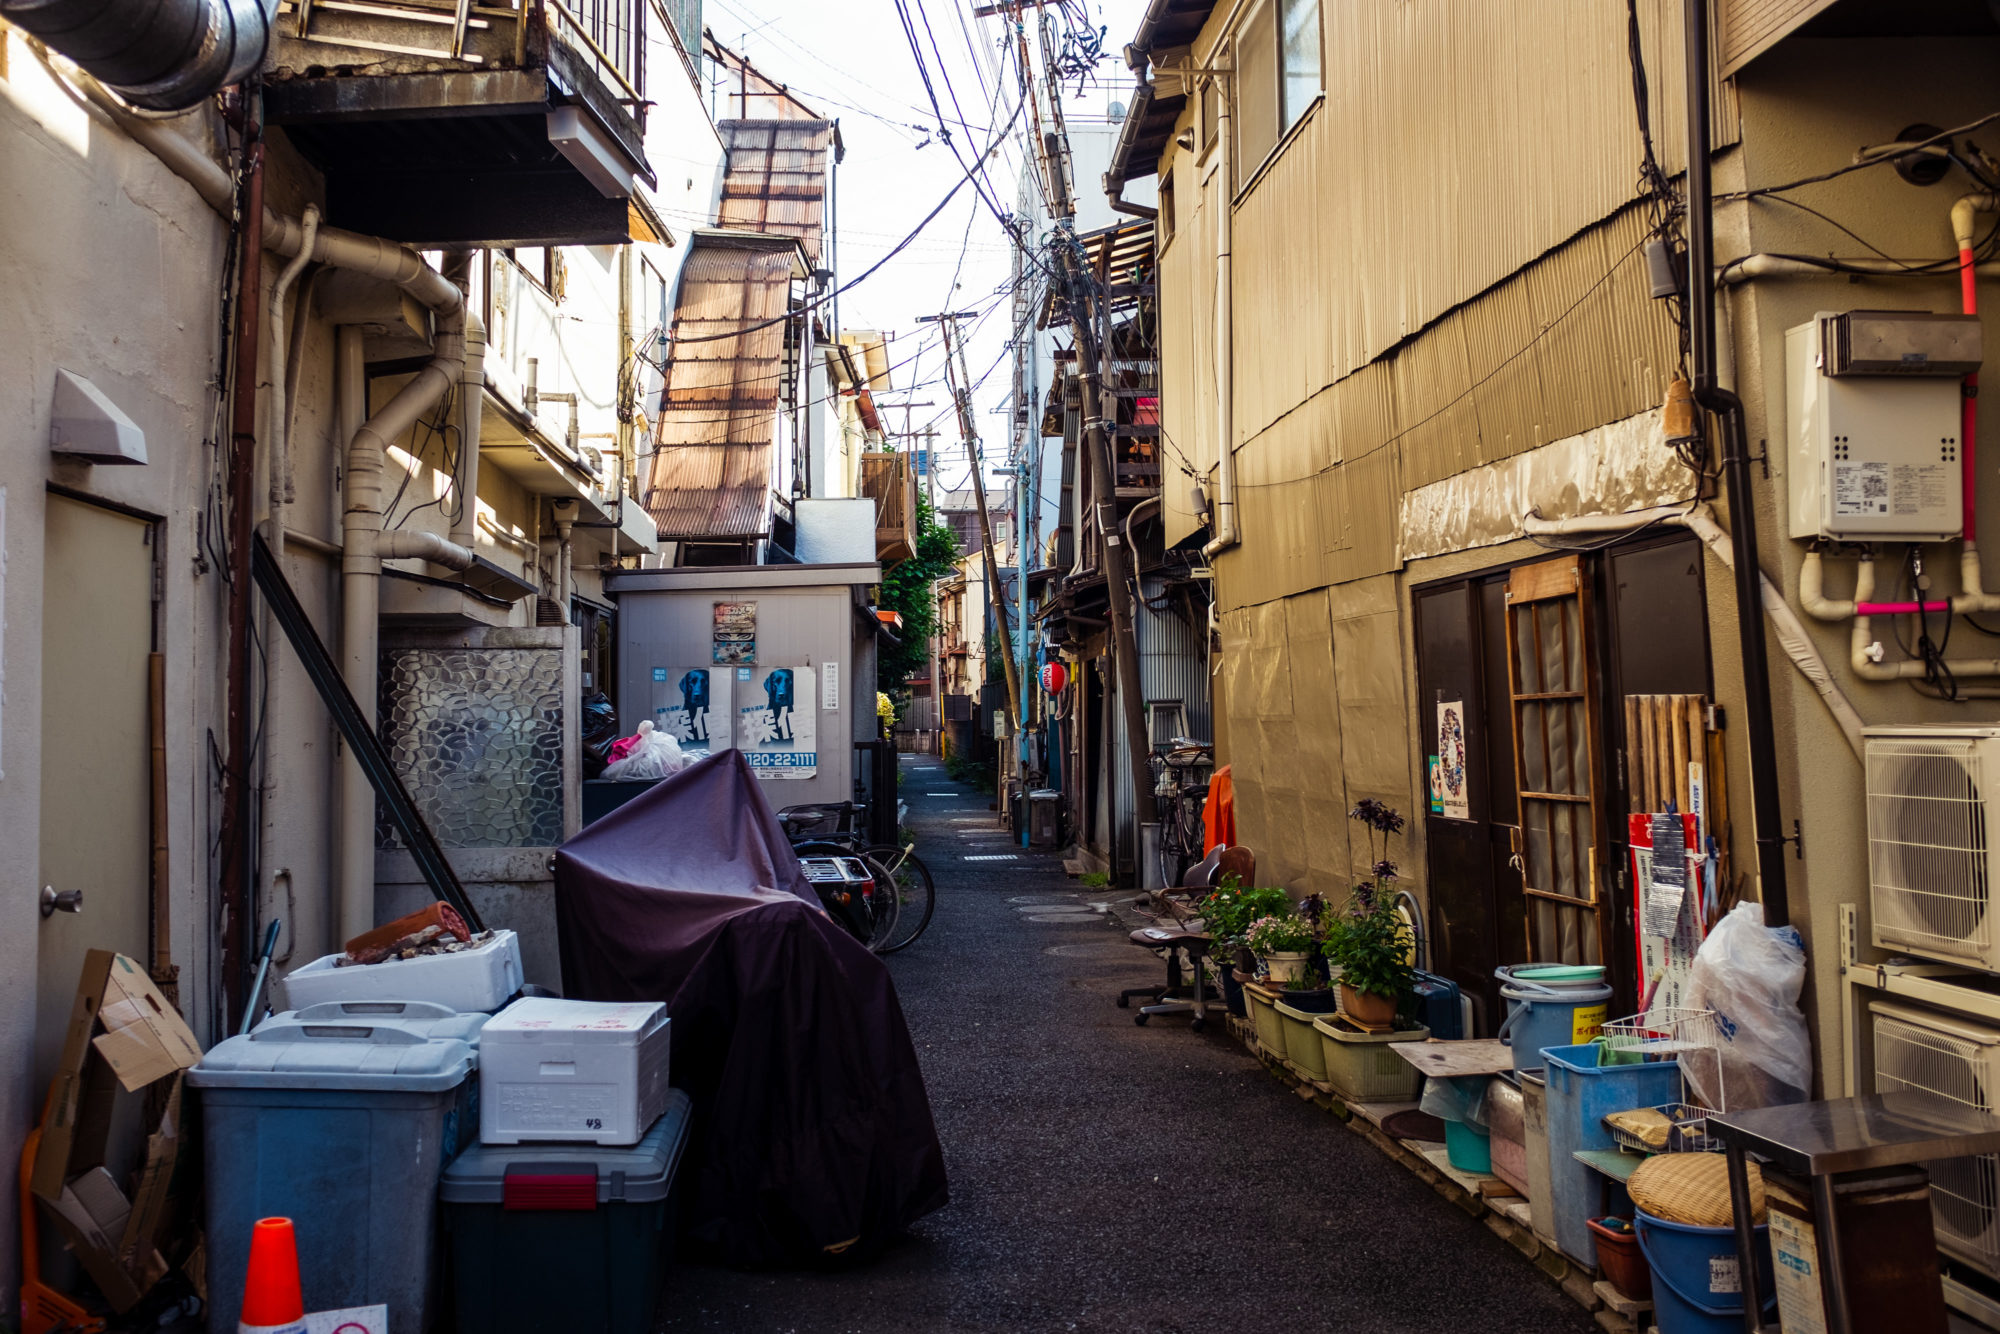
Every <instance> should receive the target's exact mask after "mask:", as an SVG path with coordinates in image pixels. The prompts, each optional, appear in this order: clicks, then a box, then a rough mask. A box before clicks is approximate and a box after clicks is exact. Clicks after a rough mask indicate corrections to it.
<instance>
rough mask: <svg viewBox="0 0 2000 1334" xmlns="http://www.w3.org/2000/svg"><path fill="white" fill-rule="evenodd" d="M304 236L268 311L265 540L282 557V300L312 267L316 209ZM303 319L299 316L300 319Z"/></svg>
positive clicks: (285, 456) (286, 418)
mask: <svg viewBox="0 0 2000 1334" xmlns="http://www.w3.org/2000/svg"><path fill="white" fill-rule="evenodd" d="M304 224H305V234H304V236H303V237H302V238H301V240H302V242H303V244H302V245H301V246H300V248H299V252H298V253H297V254H296V255H293V256H292V259H291V262H290V263H289V264H287V265H285V268H284V272H282V273H280V274H279V275H278V280H277V281H276V282H275V283H273V284H271V310H270V315H269V316H268V318H267V321H266V326H265V327H266V328H268V329H269V330H270V333H271V397H270V405H269V406H270V426H269V427H268V428H267V431H266V438H267V439H268V440H269V441H270V445H271V447H270V449H269V450H267V451H265V457H266V458H268V459H269V460H270V463H269V467H268V471H269V472H270V488H269V496H270V506H271V531H270V534H269V537H268V539H267V540H268V541H269V542H270V546H271V550H272V551H273V552H275V553H282V552H283V550H284V545H285V502H286V501H287V500H289V499H290V498H291V490H292V455H291V424H292V423H291V410H292V409H291V400H290V397H289V395H288V394H287V393H286V383H287V382H286V373H285V372H286V358H287V349H288V345H289V342H290V339H289V337H288V330H287V329H286V327H285V325H286V322H285V299H286V296H287V295H288V294H289V293H290V292H291V289H292V284H293V283H294V282H296V281H297V280H298V276H299V274H300V272H301V271H302V270H304V268H305V266H306V265H308V264H310V263H312V248H313V243H314V241H315V240H316V239H317V238H318V236H319V206H318V205H317V204H307V205H306V208H305V217H304ZM303 318H304V316H301V319H303Z"/></svg>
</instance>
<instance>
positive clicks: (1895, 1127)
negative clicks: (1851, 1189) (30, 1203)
mask: <svg viewBox="0 0 2000 1334" xmlns="http://www.w3.org/2000/svg"><path fill="white" fill-rule="evenodd" d="M1708 1133H1709V1134H1711V1135H1713V1136H1715V1138H1717V1139H1719V1140H1721V1141H1722V1145H1723V1150H1724V1152H1725V1153H1726V1154H1727V1156H1728V1159H1729V1194H1730V1203H1731V1205H1732V1206H1733V1212H1734V1214H1735V1216H1736V1263H1737V1268H1738V1271H1739V1272H1740V1273H1741V1274H1742V1276H1743V1278H1742V1283H1743V1291H1744V1300H1743V1328H1744V1330H1745V1334H1758V1331H1759V1330H1760V1329H1761V1328H1762V1313H1761V1312H1760V1311H1759V1310H1758V1302H1757V1296H1756V1294H1757V1287H1756V1284H1757V1268H1756V1248H1755V1240H1756V1233H1755V1232H1754V1231H1753V1228H1752V1221H1751V1214H1750V1173H1749V1170H1748V1169H1747V1168H1746V1167H1745V1166H1744V1162H1745V1159H1744V1155H1745V1154H1747V1153H1754V1154H1756V1155H1757V1157H1758V1158H1760V1159H1762V1160H1764V1161H1765V1162H1768V1163H1770V1164H1771V1165H1772V1166H1774V1167H1776V1168H1777V1169H1778V1170H1780V1171H1782V1172H1788V1173H1790V1174H1791V1175H1793V1176H1799V1177H1806V1178H1808V1179H1809V1180H1810V1181H1811V1182H1812V1194H1813V1212H1814V1214H1816V1215H1817V1216H1818V1226H1817V1228H1816V1232H1817V1235H1818V1245H1819V1259H1820V1272H1821V1273H1823V1274H1825V1275H1826V1277H1827V1280H1828V1281H1827V1285H1826V1286H1827V1288H1828V1289H1829V1291H1827V1292H1826V1316H1827V1325H1828V1334H1858V1332H1857V1331H1856V1330H1855V1329H1854V1327H1853V1325H1852V1324H1851V1323H1850V1320H1849V1316H1848V1310H1847V1288H1846V1285H1845V1283H1844V1282H1843V1276H1842V1274H1841V1272H1840V1245H1839V1240H1840V1239H1839V1237H1838V1235H1837V1232H1836V1227H1837V1225H1836V1222H1835V1218H1836V1215H1835V1213H1834V1207H1833V1178H1834V1177H1836V1176H1839V1175H1841V1174H1842V1173H1846V1172H1862V1171H1868V1170H1870V1169H1873V1168H1880V1167H1903V1166H1907V1165H1909V1164H1912V1163H1927V1162H1933V1161H1935V1160H1937V1159H1939V1158H1960V1157H1964V1156H1966V1155H1968V1154H1976V1153H2000V1116H1995V1115H1993V1114H1992V1113H1991V1112H1982V1111H1978V1110H1976V1109H1974V1108H1971V1107H1966V1106H1963V1105H1961V1104H1959V1103H1955V1102H1951V1101H1948V1100H1946V1099H1944V1098H1939V1097H1936V1096H1933V1095H1932V1094H1928V1093H1874V1094H1870V1095H1868V1096H1867V1097H1865V1098H1837V1099H1835V1100H1833V1101H1831V1102H1805V1103H1796V1104H1794V1105H1792V1106H1789V1107H1760V1108H1756V1109H1754V1110H1752V1111H1747V1112H1722V1113H1717V1114H1715V1115H1712V1116H1710V1117H1709V1118H1708Z"/></svg>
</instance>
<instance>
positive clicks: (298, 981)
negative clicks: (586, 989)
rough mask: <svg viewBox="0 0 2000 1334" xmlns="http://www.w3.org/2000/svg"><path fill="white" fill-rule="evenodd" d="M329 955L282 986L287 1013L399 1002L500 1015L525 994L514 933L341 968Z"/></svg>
mask: <svg viewBox="0 0 2000 1334" xmlns="http://www.w3.org/2000/svg"><path fill="white" fill-rule="evenodd" d="M345 957H346V956H345V955H341V954H329V955H327V956H326V957H325V958H323V959H314V960H313V961H312V962H311V963H309V964H306V965H305V966H304V967H301V968H294V969H293V970H292V971H291V972H289V973H287V974H285V976H284V977H283V978H282V979H281V980H280V981H279V983H278V997H279V999H280V1000H281V1001H282V1002H283V1004H284V1006H285V1008H286V1009H291V1010H303V1009H305V1008H306V1007H307V1006H309V1005H323V1004H325V1003H327V1002H329V1001H366V1000H400V1001H428V1002H430V1003H432V1004H434V1005H447V1006H450V1007H451V1008H452V1009H453V1010H456V1011H458V1012H460V1013H462V1014H473V1013H476V1012H478V1011H482V1010H487V1011H490V1010H497V1009H499V1008H500V1007H501V1006H503V1005H505V1004H506V1003H507V998H508V997H509V996H512V995H513V994H514V993H515V992H517V991H519V990H520V989H521V976H522V975H521V941H520V938H519V937H518V936H516V935H515V934H514V933H513V932H512V931H495V932H494V933H493V939H491V940H489V941H487V942H486V943H485V944H483V945H476V946H474V947H473V948H471V949H467V950H460V951H459V952H458V953H456V954H426V955H422V956H420V957H418V958H415V959H389V960H387V961H385V962H383V963H371V964H365V965H357V966H354V967H349V968H342V967H340V966H339V963H340V960H341V959H343V958H345Z"/></svg>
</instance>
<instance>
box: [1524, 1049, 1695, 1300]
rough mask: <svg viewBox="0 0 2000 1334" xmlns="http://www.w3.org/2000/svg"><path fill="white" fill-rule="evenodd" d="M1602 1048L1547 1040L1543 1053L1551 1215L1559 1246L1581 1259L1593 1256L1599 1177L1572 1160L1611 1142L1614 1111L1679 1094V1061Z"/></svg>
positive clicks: (1601, 1205) (1614, 1144)
mask: <svg viewBox="0 0 2000 1334" xmlns="http://www.w3.org/2000/svg"><path fill="white" fill-rule="evenodd" d="M1602 1050H1603V1049H1602V1048H1600V1047H1599V1046H1597V1045H1596V1044H1595V1043H1585V1044H1584V1045H1583V1046H1580V1047H1549V1048H1546V1049H1544V1050H1543V1052H1542V1056H1543V1059H1544V1060H1545V1061H1546V1063H1547V1064H1546V1066H1545V1067H1544V1069H1543V1071H1542V1077H1543V1079H1544V1080H1546V1081H1547V1083H1548V1123H1549V1220H1550V1223H1551V1224H1552V1225H1553V1226H1554V1228H1555V1237H1556V1249H1558V1250H1560V1251H1561V1252H1562V1253H1563V1254H1564V1255H1567V1256H1569V1258H1570V1259H1572V1260H1576V1261H1578V1262H1580V1263H1582V1264H1586V1265H1595V1264H1596V1263H1597V1243H1596V1241H1595V1240H1594V1239H1593V1238H1592V1236H1591V1233H1590V1220H1591V1219H1592V1218H1595V1217H1597V1216H1599V1215H1600V1214H1602V1213H1603V1212H1604V1203H1603V1200H1602V1198H1601V1196H1602V1193H1603V1181H1604V1178H1603V1177H1602V1176H1600V1175H1599V1174H1598V1173H1596V1172H1595V1171H1593V1170H1591V1169H1590V1168H1588V1167H1586V1166H1584V1165H1583V1164H1582V1163H1580V1162H1578V1161H1577V1160H1576V1155H1577V1153H1578V1152H1579V1151H1580V1150H1586V1149H1611V1148H1616V1147H1617V1142H1616V1141H1615V1140H1613V1139H1612V1138H1611V1132H1610V1131H1608V1130H1606V1129H1605V1128H1604V1118H1605V1117H1606V1116H1607V1115H1609V1114H1610V1113H1612V1112H1624V1111H1630V1110H1631V1109H1632V1108H1634V1107H1660V1106H1664V1105H1665V1104H1667V1103H1670V1102H1678V1101H1679V1100H1680V1096H1681V1071H1680V1066H1679V1065H1677V1064H1675V1063H1674V1062H1673V1061H1649V1062H1645V1063H1642V1064H1638V1065H1603V1066H1601V1065H1599V1064H1598V1063H1597V1058H1598V1056H1599V1054H1600V1053H1601V1052H1602Z"/></svg>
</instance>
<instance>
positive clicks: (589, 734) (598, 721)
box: [581, 690, 618, 780]
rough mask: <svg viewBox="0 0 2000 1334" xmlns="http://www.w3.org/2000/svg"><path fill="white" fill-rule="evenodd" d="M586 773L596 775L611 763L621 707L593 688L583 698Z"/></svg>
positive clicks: (591, 775)
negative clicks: (612, 745)
mask: <svg viewBox="0 0 2000 1334" xmlns="http://www.w3.org/2000/svg"><path fill="white" fill-rule="evenodd" d="M581 739H582V741H583V776H584V778H585V779H586V780H589V779H592V778H596V777H597V776H598V775H599V774H602V773H603V772H604V767H605V766H606V765H607V764H609V763H610V762H611V743H612V742H614V741H616V740H617V739H618V710H617V709H615V708H613V707H612V704H611V697H610V696H609V695H607V694H605V693H604V692H603V691H601V690H593V691H591V692H590V693H589V694H588V695H585V696H584V697H583V717H582V737H581Z"/></svg>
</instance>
